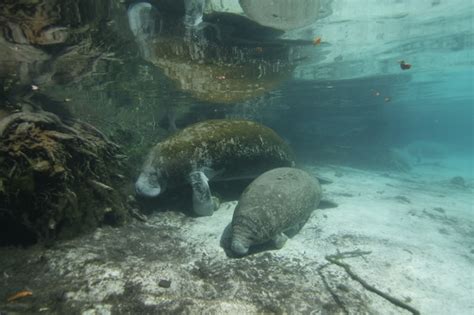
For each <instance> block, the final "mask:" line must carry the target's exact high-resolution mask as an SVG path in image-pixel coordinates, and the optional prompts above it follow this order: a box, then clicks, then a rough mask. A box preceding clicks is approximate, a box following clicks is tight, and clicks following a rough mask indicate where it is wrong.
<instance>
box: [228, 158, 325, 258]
mask: <svg viewBox="0 0 474 315" xmlns="http://www.w3.org/2000/svg"><path fill="white" fill-rule="evenodd" d="M320 201H321V186H320V184H319V181H318V180H317V179H316V178H314V177H311V176H310V175H309V174H308V173H306V172H304V171H302V170H300V169H296V168H289V167H282V168H276V169H273V170H270V171H268V172H266V173H264V174H262V175H260V176H259V177H258V178H256V179H255V180H254V181H253V182H252V183H250V185H249V186H248V187H247V188H246V189H245V191H244V192H243V194H242V196H241V197H240V199H239V202H238V204H237V206H236V208H235V211H234V216H233V218H232V223H231V250H232V252H233V253H235V254H237V255H245V254H247V252H248V250H249V247H250V246H253V245H258V244H263V243H266V242H268V241H273V242H274V244H275V246H276V247H277V248H281V247H283V245H284V244H285V242H286V240H287V235H288V234H290V233H291V234H294V233H295V232H297V231H298V230H299V229H300V228H301V227H302V226H303V225H304V223H305V222H306V221H307V220H308V218H309V216H310V214H311V212H312V211H313V210H314V209H316V208H317V206H318V204H319V202H320Z"/></svg>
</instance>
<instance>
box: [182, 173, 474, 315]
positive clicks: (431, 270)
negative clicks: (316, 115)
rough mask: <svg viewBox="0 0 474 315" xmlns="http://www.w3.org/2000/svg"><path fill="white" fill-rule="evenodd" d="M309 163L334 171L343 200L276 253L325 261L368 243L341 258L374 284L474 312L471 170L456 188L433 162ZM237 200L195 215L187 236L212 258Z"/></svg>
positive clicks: (435, 305) (388, 310) (434, 307)
mask: <svg viewBox="0 0 474 315" xmlns="http://www.w3.org/2000/svg"><path fill="white" fill-rule="evenodd" d="M304 169H306V170H307V171H309V172H310V173H312V174H316V173H317V174H320V175H324V176H326V177H329V178H333V179H334V183H332V184H329V185H325V186H324V193H325V196H326V197H329V198H330V199H332V200H334V201H336V202H337V203H338V204H339V206H338V207H337V208H330V209H318V210H316V211H315V212H313V214H312V216H311V218H310V219H309V221H308V222H307V224H306V225H305V226H304V228H303V229H302V230H301V231H300V233H299V234H297V235H296V236H295V237H293V238H292V239H290V240H289V241H288V242H287V244H286V245H285V247H284V248H283V249H281V250H279V251H272V254H273V255H277V256H281V257H285V258H293V257H294V258H298V259H301V258H304V260H307V261H308V262H310V261H315V262H319V263H320V264H323V263H325V259H324V257H325V255H331V254H335V253H336V251H341V252H344V251H353V250H355V249H360V250H364V251H370V252H371V254H370V255H367V256H366V257H364V258H361V257H359V258H349V259H345V260H344V261H345V262H346V263H348V264H349V265H350V266H351V268H352V270H353V271H354V272H355V273H356V274H357V275H359V276H360V277H362V278H363V279H364V280H366V282H368V283H369V284H371V285H373V286H375V287H376V288H378V289H380V290H382V291H384V292H387V293H389V294H391V295H393V296H395V297H397V298H399V299H400V300H403V301H405V302H408V303H409V304H410V305H412V306H414V307H415V308H417V309H418V310H419V311H421V313H422V314H473V313H474V298H473V297H474V288H473V284H474V242H473V241H474V215H473V198H472V197H473V194H472V192H473V191H472V178H466V180H467V183H468V185H469V187H466V188H459V187H456V186H454V185H452V184H451V183H450V179H451V177H450V176H451V175H453V174H452V173H453V172H452V171H453V170H452V169H446V168H442V169H439V168H438V169H437V168H436V166H430V167H429V168H419V169H414V170H412V171H411V172H409V173H376V172H369V171H363V170H357V169H352V168H345V167H340V166H325V167H318V168H314V167H310V166H307V167H304ZM443 170H444V172H443ZM446 170H448V171H446ZM454 173H455V172H454ZM235 205H236V202H230V203H224V204H222V205H221V207H220V209H219V210H218V211H217V212H216V213H215V214H214V215H213V216H212V217H205V218H197V219H196V220H195V223H194V224H193V225H190V226H188V227H187V230H186V232H185V234H186V238H187V239H189V240H190V241H191V240H194V241H195V242H196V243H197V244H199V247H200V248H201V249H202V251H203V252H205V253H206V254H207V255H210V256H211V257H214V259H216V260H219V259H225V255H224V252H223V250H222V248H221V247H220V246H219V238H220V236H221V233H222V230H223V229H224V227H225V226H226V225H227V224H228V223H229V222H230V221H231V218H232V213H233V209H234V207H235ZM203 240H206V241H204V242H203ZM191 242H193V241H191ZM336 269H339V270H336ZM336 269H334V272H341V273H344V271H343V270H342V269H341V268H338V267H337V268H336ZM350 281H352V280H350ZM367 294H368V295H370V296H374V299H373V301H372V303H371V304H372V306H373V307H374V308H375V309H377V310H379V311H380V314H398V313H404V312H405V311H402V310H401V309H396V308H392V307H389V303H388V302H386V301H385V300H383V299H381V298H378V297H376V296H375V295H374V294H373V293H367Z"/></svg>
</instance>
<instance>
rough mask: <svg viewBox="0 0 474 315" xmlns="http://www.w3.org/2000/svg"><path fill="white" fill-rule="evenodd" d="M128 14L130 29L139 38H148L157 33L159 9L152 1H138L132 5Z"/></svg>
mask: <svg viewBox="0 0 474 315" xmlns="http://www.w3.org/2000/svg"><path fill="white" fill-rule="evenodd" d="M127 16H128V23H129V26H130V30H131V31H132V33H133V35H134V36H135V38H136V39H137V40H146V39H149V38H151V37H152V36H154V35H156V33H157V30H156V23H157V19H156V18H157V17H158V11H157V10H156V9H155V8H154V7H153V6H152V5H151V4H150V3H148V2H138V3H135V4H133V5H131V6H130V7H129V8H128V10H127ZM158 20H159V19H158Z"/></svg>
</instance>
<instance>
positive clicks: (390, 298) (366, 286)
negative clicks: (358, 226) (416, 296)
mask: <svg viewBox="0 0 474 315" xmlns="http://www.w3.org/2000/svg"><path fill="white" fill-rule="evenodd" d="M370 253H371V252H364V251H361V250H355V251H352V252H344V253H339V252H338V253H337V254H336V255H328V256H326V257H325V258H326V260H327V261H329V263H330V264H335V265H338V266H339V267H342V268H343V269H344V270H345V271H346V273H347V274H348V275H349V276H350V277H351V279H352V280H355V281H357V282H359V283H360V284H361V285H362V286H363V287H364V289H366V290H368V291H370V292H373V293H375V294H377V295H378V296H380V297H382V298H384V299H386V300H387V301H389V302H390V303H392V304H393V305H395V306H398V307H400V308H403V309H405V310H407V311H409V312H410V313H412V314H414V315H419V314H420V311H418V310H417V309H415V308H413V307H411V306H410V305H408V304H406V303H404V302H402V301H401V300H399V299H397V298H395V297H393V296H391V295H389V294H388V293H385V292H382V291H380V290H379V289H377V288H375V287H374V286H372V285H370V284H368V283H367V282H366V281H365V280H364V279H362V278H361V277H359V276H358V275H357V274H355V273H354V272H353V271H352V270H351V268H350V266H349V265H348V264H346V263H343V262H341V261H340V259H343V258H352V257H364V256H365V255H368V254H370ZM328 265H329V264H326V265H324V266H322V267H321V268H320V269H319V272H320V271H321V269H323V268H325V267H327V266H328ZM323 281H324V279H323ZM335 300H336V302H337V303H338V305H339V306H341V303H340V301H339V298H337V299H335ZM338 301H339V302H338ZM341 307H342V306H341ZM342 308H343V307H342ZM343 310H345V309H344V308H343Z"/></svg>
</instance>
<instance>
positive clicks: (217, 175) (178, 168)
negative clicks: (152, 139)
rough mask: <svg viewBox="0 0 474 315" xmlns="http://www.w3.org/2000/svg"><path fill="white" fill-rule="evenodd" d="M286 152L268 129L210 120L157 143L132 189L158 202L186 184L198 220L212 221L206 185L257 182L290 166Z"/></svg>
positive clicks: (249, 123) (212, 207)
mask: <svg viewBox="0 0 474 315" xmlns="http://www.w3.org/2000/svg"><path fill="white" fill-rule="evenodd" d="M293 165H294V156H293V153H292V151H291V149H290V147H289V146H288V145H287V144H286V143H285V141H284V140H283V139H281V138H280V137H279V136H278V135H277V134H276V133H275V132H274V131H273V130H272V129H270V128H268V127H265V126H263V125H261V124H258V123H255V122H252V121H246V120H230V119H220V120H208V121H204V122H200V123H197V124H194V125H191V126H189V127H187V128H185V129H183V130H181V131H179V132H178V133H176V134H174V135H173V136H171V137H170V138H168V139H166V140H164V141H163V142H160V143H158V144H157V145H156V146H155V147H154V148H153V149H152V150H151V152H150V154H149V156H148V158H147V160H146V161H145V163H144V165H143V168H142V172H141V174H140V176H139V177H138V179H137V181H136V183H135V189H136V192H137V194H138V195H141V196H146V197H156V196H158V195H159V194H160V193H162V192H163V191H164V190H165V189H166V188H167V187H178V186H180V185H184V184H186V183H190V184H191V186H192V189H193V209H194V212H195V213H196V214H197V215H202V216H204V215H212V213H213V212H214V210H215V205H214V203H213V201H212V197H211V192H210V190H209V184H208V181H209V180H232V179H241V178H255V177H257V176H258V175H260V174H262V173H263V172H265V171H267V170H270V169H272V168H275V167H284V166H293Z"/></svg>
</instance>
